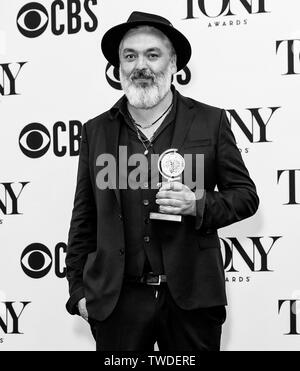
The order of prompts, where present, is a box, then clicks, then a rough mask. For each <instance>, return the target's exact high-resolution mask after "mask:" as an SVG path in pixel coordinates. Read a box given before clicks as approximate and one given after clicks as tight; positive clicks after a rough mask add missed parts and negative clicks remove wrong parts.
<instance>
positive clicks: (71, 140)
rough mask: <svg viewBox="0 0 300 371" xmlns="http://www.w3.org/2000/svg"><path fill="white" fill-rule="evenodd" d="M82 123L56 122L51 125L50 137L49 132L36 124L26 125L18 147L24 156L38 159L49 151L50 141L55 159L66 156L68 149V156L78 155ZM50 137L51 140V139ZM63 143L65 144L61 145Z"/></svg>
mask: <svg viewBox="0 0 300 371" xmlns="http://www.w3.org/2000/svg"><path fill="white" fill-rule="evenodd" d="M81 130H82V123H81V122H80V121H77V120H71V121H69V125H68V126H67V125H66V124H65V123H63V122H61V121H58V122H56V123H55V124H54V125H53V129H52V133H51V134H52V135H50V132H49V130H48V129H47V128H46V127H45V126H44V125H42V124H40V123H38V122H33V123H31V124H28V125H26V126H25V127H24V128H23V129H22V131H21V133H20V136H19V146H20V149H21V151H22V152H23V153H24V155H25V156H27V157H30V158H39V157H42V156H44V155H45V153H46V152H47V151H48V150H49V148H50V145H51V140H52V145H53V153H54V155H55V156H57V157H63V156H65V155H66V154H67V148H69V155H70V156H77V155H78V154H79V147H80V139H81ZM51 137H52V138H51ZM63 142H65V144H62V143H63Z"/></svg>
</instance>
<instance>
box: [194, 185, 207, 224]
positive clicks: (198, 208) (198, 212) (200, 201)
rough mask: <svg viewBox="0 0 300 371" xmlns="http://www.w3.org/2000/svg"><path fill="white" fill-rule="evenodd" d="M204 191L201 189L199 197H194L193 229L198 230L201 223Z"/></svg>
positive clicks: (204, 197)
mask: <svg viewBox="0 0 300 371" xmlns="http://www.w3.org/2000/svg"><path fill="white" fill-rule="evenodd" d="M205 199H206V191H205V190H203V195H202V197H201V198H196V216H195V229H196V230H199V229H200V228H201V226H202V223H203V218H204V209H205Z"/></svg>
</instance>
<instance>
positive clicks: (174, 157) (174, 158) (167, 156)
mask: <svg viewBox="0 0 300 371" xmlns="http://www.w3.org/2000/svg"><path fill="white" fill-rule="evenodd" d="M157 166H158V170H159V172H160V174H161V175H162V177H163V178H165V179H167V181H168V182H172V181H174V180H179V179H181V173H182V172H183V170H184V168H185V161H184V158H183V157H182V156H181V154H180V153H178V152H177V149H176V148H170V149H167V150H166V151H164V152H163V153H162V154H161V155H160V156H159V159H158V163H157ZM149 217H150V219H157V220H168V221H174V222H181V220H182V216H181V215H175V214H165V213H160V212H158V213H154V212H151V213H150V215H149Z"/></svg>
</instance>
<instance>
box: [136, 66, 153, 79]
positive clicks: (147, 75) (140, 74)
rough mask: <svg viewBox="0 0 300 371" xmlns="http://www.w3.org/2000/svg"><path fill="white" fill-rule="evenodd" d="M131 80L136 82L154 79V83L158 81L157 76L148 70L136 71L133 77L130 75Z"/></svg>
mask: <svg viewBox="0 0 300 371" xmlns="http://www.w3.org/2000/svg"><path fill="white" fill-rule="evenodd" d="M130 79H131V80H132V81H133V80H136V79H149V80H150V79H152V80H153V81H154V80H155V79H156V75H155V74H154V73H153V72H152V71H150V70H148V69H146V68H143V69H141V70H135V71H134V72H133V73H132V74H131V75H130Z"/></svg>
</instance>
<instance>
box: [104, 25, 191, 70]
mask: <svg viewBox="0 0 300 371" xmlns="http://www.w3.org/2000/svg"><path fill="white" fill-rule="evenodd" d="M142 25H147V26H152V27H155V28H157V29H159V30H160V31H162V32H163V33H164V34H165V35H166V36H167V37H168V38H169V40H170V41H171V43H172V45H173V47H174V49H175V52H176V55H177V71H180V70H181V69H182V68H184V67H185V66H186V65H187V63H188V61H189V60H190V58H191V54H192V49H191V45H190V43H189V41H188V39H187V38H186V37H185V36H184V35H183V34H182V33H181V32H179V31H178V30H176V28H174V27H172V26H168V25H166V24H164V23H160V22H155V21H153V22H152V21H142V20H141V21H134V22H126V23H121V24H119V25H117V26H114V27H112V28H111V29H109V30H108V31H107V32H106V33H105V34H104V36H103V38H102V42H101V49H102V52H103V54H104V56H105V58H106V59H107V60H108V62H109V63H111V64H112V65H113V66H115V67H119V64H120V61H119V45H120V42H121V41H122V39H123V37H124V35H125V34H126V32H127V31H129V30H130V29H131V28H134V27H137V26H142Z"/></svg>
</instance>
